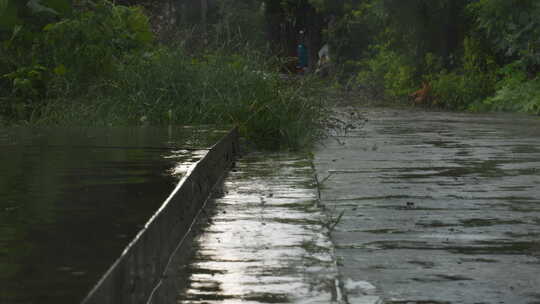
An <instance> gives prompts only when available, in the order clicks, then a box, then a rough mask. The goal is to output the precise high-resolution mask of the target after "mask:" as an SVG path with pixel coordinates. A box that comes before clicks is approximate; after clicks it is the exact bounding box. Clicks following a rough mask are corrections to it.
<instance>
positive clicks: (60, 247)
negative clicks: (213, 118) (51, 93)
mask: <svg viewBox="0 0 540 304" xmlns="http://www.w3.org/2000/svg"><path fill="white" fill-rule="evenodd" d="M219 136H221V134H219V133H214V132H209V131H205V130H200V129H187V128H173V127H170V128H168V129H160V128H115V129H106V128H100V129H98V128H72V129H47V130H41V129H27V128H20V129H4V130H0V168H1V171H0V197H1V199H0V303H77V302H79V301H80V300H81V299H82V298H83V297H84V296H85V294H86V293H87V292H88V291H89V289H90V288H91V287H92V285H93V284H94V283H95V282H96V281H97V280H98V278H99V277H100V276H101V275H102V274H103V273H104V271H105V270H106V269H107V268H108V267H109V266H110V264H111V263H112V262H113V261H114V260H115V259H116V258H117V257H118V256H119V254H120V252H121V251H122V250H123V248H124V247H125V246H126V245H127V244H128V243H129V241H130V240H131V238H132V237H133V236H134V235H135V234H136V232H137V231H138V230H139V228H140V227H141V226H142V225H144V223H145V222H146V220H147V219H148V217H149V216H150V215H151V214H152V213H153V212H154V210H156V209H157V207H158V206H160V204H161V203H162V202H163V201H164V199H165V198H166V197H167V196H168V194H169V192H170V191H171V190H172V188H173V186H174V184H175V183H176V182H177V180H178V178H179V176H181V174H182V172H181V170H179V169H178V167H180V166H182V165H178V163H183V164H186V163H192V162H193V161H196V160H197V159H198V157H199V155H200V153H199V152H197V149H198V148H204V147H208V146H209V145H211V143H213V142H214V141H215V140H216V139H217V138H219Z"/></svg>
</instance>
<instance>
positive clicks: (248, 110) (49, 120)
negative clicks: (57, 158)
mask: <svg viewBox="0 0 540 304" xmlns="http://www.w3.org/2000/svg"><path fill="white" fill-rule="evenodd" d="M266 61H267V60H265V59H264V58H263V57H261V56H259V55H256V54H247V53H246V54H243V55H242V56H240V55H228V54H222V53H219V52H216V53H212V54H206V55H201V56H199V57H193V56H188V55H186V54H184V53H183V52H182V51H181V50H179V49H173V48H161V49H159V50H157V51H154V52H152V53H145V54H143V55H140V56H137V57H133V58H131V59H130V60H127V61H126V62H124V63H119V64H118V66H117V67H116V72H115V73H114V74H112V75H111V76H108V77H106V78H101V79H98V80H96V81H94V82H91V83H87V84H84V85H82V84H78V83H76V82H70V81H69V80H67V79H63V78H60V77H59V78H58V79H56V80H55V81H54V82H51V83H50V84H51V87H52V88H50V91H51V92H54V93H51V94H50V95H53V96H54V98H50V99H45V100H42V101H40V102H39V103H38V104H34V105H33V106H32V108H31V109H30V110H28V111H27V112H26V115H25V117H24V119H17V120H13V119H11V123H12V124H13V123H18V124H21V123H25V124H35V125H67V126H69V125H81V124H83V125H107V126H118V125H140V124H152V125H169V124H172V125H197V124H215V125H236V126H238V127H239V129H240V131H241V134H242V135H243V136H245V137H246V138H247V139H248V140H249V141H251V142H253V143H254V144H256V145H257V146H258V147H260V148H265V149H296V150H297V149H302V148H306V147H309V146H310V145H311V144H312V143H313V142H314V140H315V139H316V138H318V137H319V136H320V135H321V133H322V132H323V125H322V122H323V121H324V116H325V112H326V111H325V107H324V104H323V102H322V100H321V99H318V98H316V97H314V96H317V94H314V93H313V90H316V89H317V85H315V84H314V81H310V80H309V78H301V79H296V78H291V79H288V80H284V79H281V78H280V76H279V74H278V73H277V72H273V71H272V70H271V67H270V65H267V64H266V63H265V62H266Z"/></svg>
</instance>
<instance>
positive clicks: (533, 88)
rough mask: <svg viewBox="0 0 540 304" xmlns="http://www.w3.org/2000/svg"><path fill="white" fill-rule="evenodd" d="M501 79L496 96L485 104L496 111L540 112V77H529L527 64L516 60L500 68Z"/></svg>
mask: <svg viewBox="0 0 540 304" xmlns="http://www.w3.org/2000/svg"><path fill="white" fill-rule="evenodd" d="M499 73H500V76H501V77H502V78H501V80H500V81H499V82H498V83H497V91H496V93H495V95H494V96H492V97H490V98H487V99H486V100H485V101H484V102H483V105H484V106H487V108H488V109H490V110H495V111H515V112H526V113H532V114H537V115H538V114H540V78H539V77H535V78H533V79H527V71H526V65H525V64H524V63H523V62H522V61H515V62H513V63H511V64H508V65H506V66H504V67H503V68H501V69H500V71H499Z"/></svg>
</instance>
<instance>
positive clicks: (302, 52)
mask: <svg viewBox="0 0 540 304" xmlns="http://www.w3.org/2000/svg"><path fill="white" fill-rule="evenodd" d="M296 53H297V54H296V55H297V56H298V64H297V65H296V69H297V70H298V73H300V74H304V73H305V72H306V71H307V69H308V57H309V55H308V48H307V46H306V43H305V37H304V31H303V30H302V31H300V38H299V39H298V47H297V49H296Z"/></svg>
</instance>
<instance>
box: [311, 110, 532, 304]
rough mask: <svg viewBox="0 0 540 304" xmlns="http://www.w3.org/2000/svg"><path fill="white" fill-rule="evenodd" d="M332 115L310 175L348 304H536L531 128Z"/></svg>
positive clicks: (526, 121)
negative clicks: (342, 124) (328, 216)
mask: <svg viewBox="0 0 540 304" xmlns="http://www.w3.org/2000/svg"><path fill="white" fill-rule="evenodd" d="M342 117H343V119H344V120H346V121H347V122H350V124H349V125H348V127H347V128H348V131H347V132H341V133H339V134H335V135H336V136H333V137H332V138H329V139H328V140H327V141H326V142H325V143H324V145H321V146H320V147H319V148H318V149H317V151H316V152H315V165H316V169H317V174H318V176H319V180H320V181H321V184H322V189H321V195H322V203H323V204H324V205H325V206H326V207H327V210H330V211H331V212H332V213H333V214H334V215H339V214H341V213H343V216H342V218H341V220H340V222H339V223H338V225H337V226H336V228H335V230H334V231H333V233H332V240H333V241H334V243H335V245H336V254H337V256H338V262H339V271H340V274H341V276H342V281H343V286H344V289H345V291H346V292H345V293H346V296H347V298H348V303H351V304H353V303H411V304H412V303H423V304H426V303H470V304H473V303H512V304H520V303H540V120H538V119H537V118H534V117H525V116H517V115H497V114H490V115H473V114H459V113H442V112H423V111H417V110H392V109H361V108H354V107H350V108H347V109H343V112H342Z"/></svg>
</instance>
